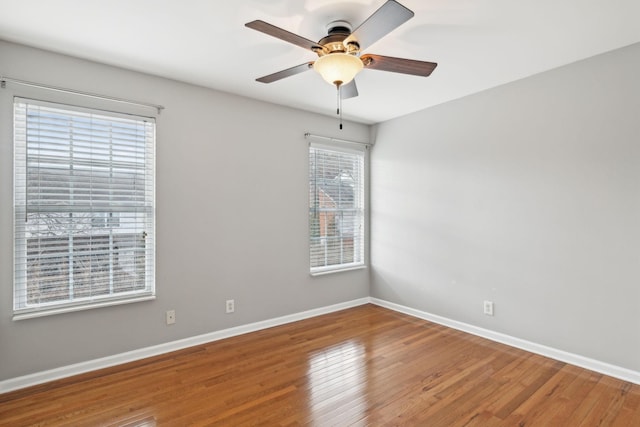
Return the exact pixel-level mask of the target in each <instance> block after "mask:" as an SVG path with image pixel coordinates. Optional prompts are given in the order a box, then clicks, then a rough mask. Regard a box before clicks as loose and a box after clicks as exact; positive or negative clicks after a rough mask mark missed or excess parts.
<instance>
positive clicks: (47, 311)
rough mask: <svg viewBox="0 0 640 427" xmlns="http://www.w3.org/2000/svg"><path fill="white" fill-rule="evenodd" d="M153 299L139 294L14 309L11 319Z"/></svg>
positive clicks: (153, 297) (151, 296) (153, 296)
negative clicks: (76, 303)
mask: <svg viewBox="0 0 640 427" xmlns="http://www.w3.org/2000/svg"><path fill="white" fill-rule="evenodd" d="M154 299H156V296H155V295H140V296H136V297H129V298H122V299H111V300H108V301H99V302H95V303H89V304H87V303H84V304H82V305H68V306H58V307H51V308H48V309H35V310H33V311H29V310H28V309H26V310H16V311H14V313H13V318H12V320H14V321H16V320H25V319H34V318H36V317H44V316H53V315H55V314H62V313H72V312H74V311H83V310H90V309H93V308H100V307H110V306H114V305H122V304H132V303H134V302H141V301H151V300H154Z"/></svg>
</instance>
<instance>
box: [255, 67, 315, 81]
mask: <svg viewBox="0 0 640 427" xmlns="http://www.w3.org/2000/svg"><path fill="white" fill-rule="evenodd" d="M312 66H313V62H305V63H304V64H300V65H296V66H295V67H291V68H287V69H286V70H282V71H278V72H277V73H273V74H269V75H268V76H262V77H260V78H258V79H256V81H258V82H260V83H273V82H275V81H278V80H281V79H284V78H285V77H291V76H294V75H296V74H299V73H302V72H303V71H307V70H310V69H311V68H312Z"/></svg>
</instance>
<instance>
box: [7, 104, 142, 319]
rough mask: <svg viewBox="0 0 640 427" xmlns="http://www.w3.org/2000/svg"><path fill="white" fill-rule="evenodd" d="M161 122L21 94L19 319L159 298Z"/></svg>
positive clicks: (17, 138) (17, 108)
mask: <svg viewBox="0 0 640 427" xmlns="http://www.w3.org/2000/svg"><path fill="white" fill-rule="evenodd" d="M154 149H155V122H154V120H153V119H150V118H143V117H136V116H127V115H121V114H117V113H111V112H105V111H100V110H89V109H83V108H79V107H70V106H67V105H60V104H52V103H47V102H42V101H34V100H28V99H21V98H15V100H14V156H15V159H14V165H15V166H14V186H15V188H14V201H15V203H14V206H15V220H14V221H15V248H14V251H15V254H14V259H15V266H14V315H15V318H24V317H35V316H40V315H44V314H52V313H57V312H65V311H72V310H78V309H84V308H88V307H95V306H104V305H111V304H117V303H124V302H132V301H137V300H144V299H150V298H153V296H154V294H155V284H154V269H155V263H154V256H155V255H154V250H155V244H154V241H155V236H154V229H155V225H154V224H155V220H154V212H155V200H154V167H155V165H154V162H155V159H154Z"/></svg>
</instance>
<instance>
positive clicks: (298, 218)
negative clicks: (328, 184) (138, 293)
mask: <svg viewBox="0 0 640 427" xmlns="http://www.w3.org/2000/svg"><path fill="white" fill-rule="evenodd" d="M0 73H2V74H3V75H6V76H10V77H13V78H19V79H23V80H28V81H35V82H41V83H47V84H51V85H56V86H62V87H68V88H74V89H77V90H84V91H89V92H95V93H100V94H105V95H109V96H116V97H126V98H133V99H136V100H141V101H147V102H154V103H159V104H163V105H164V106H166V110H165V111H164V112H163V113H162V114H161V115H160V116H159V117H158V120H157V185H156V187H157V188H156V191H157V269H156V274H157V280H156V283H157V299H156V300H155V301H151V302H144V303H136V304H130V305H122V306H117V307H111V308H101V309H95V310H89V311H82V312H76V313H69V314H62V315H56V316H49V317H44V318H38V319H29V320H22V321H12V320H11V315H12V314H11V310H12V303H11V297H12V274H13V273H12V271H13V268H12V263H13V260H12V257H13V255H12V250H13V249H12V248H13V246H12V245H13V243H12V223H13V221H12V195H13V192H12V179H13V178H12V161H13V152H12V150H13V148H12V136H11V133H12V125H11V123H12V112H11V106H12V97H11V94H12V92H13V91H14V89H13V87H12V88H11V89H10V90H9V89H7V90H0V380H3V379H8V378H14V377H17V376H21V375H25V374H29V373H34V372H38V371H42V370H46V369H52V368H55V367H59V366H65V365H69V364H72V363H76V362H82V361H87V360H91V359H94V358H98V357H104V356H109V355H114V354H119V353H122V352H125V351H129V350H135V349H140V348H144V347H147V346H150V345H155V344H161V343H166V342H170V341H174V340H177V339H180V338H187V337H192V336H196V335H199V334H204V333H208V332H213V331H217V330H221V329H225V328H229V327H232V326H237V325H244V324H247V323H251V322H256V321H260V320H266V319H271V318H275V317H278V316H283V315H287V314H293V313H297V312H301V311H305V310H309V309H313V308H318V307H323V306H328V305H331V304H336V303H340V302H345V301H350V300H353V299H357V298H362V297H366V296H367V295H368V291H369V273H368V271H366V270H360V271H352V272H346V273H340V274H333V275H326V276H320V277H311V276H310V275H309V271H308V268H309V261H308V244H307V238H308V232H307V218H308V186H307V179H308V174H307V169H308V156H307V144H306V141H305V139H304V133H305V132H307V131H310V132H312V133H316V134H321V135H328V136H340V137H341V138H346V139H354V140H361V141H363V140H366V139H367V138H368V136H369V128H368V127H367V126H365V125H360V124H355V123H345V130H343V131H342V132H341V133H339V132H340V131H338V130H337V122H336V120H335V119H333V118H331V117H324V116H320V115H315V114H311V113H305V112H301V111H296V110H292V109H288V108H284V107H279V106H275V105H271V104H267V103H262V102H258V101H254V100H250V99H246V98H240V97H236V96H232V95H229V94H225V93H221V92H215V91H212V90H207V89H203V88H200V87H195V86H190V85H186V84H182V83H178V82H174V81H169V80H165V79H161V78H155V77H151V76H148V75H143V74H139V73H134V72H129V71H124V70H121V69H116V68H112V67H108V66H105V65H100V64H96V63H91V62H86V61H82V60H78V59H73V58H69V57H65V56H61V55H57V54H54V53H50V52H44V51H39V50H36V49H31V48H27V47H24V46H19V45H15V44H11V43H5V42H2V41H0ZM248 84H252V83H251V82H248ZM22 91H24V92H27V91H26V90H21V89H15V92H22ZM331 108H332V106H329V105H328V106H327V109H328V110H329V111H331ZM338 133H339V134H338ZM230 298H234V299H235V301H236V312H235V314H233V315H226V314H224V301H225V300H226V299H230ZM168 309H175V310H176V317H177V323H176V324H175V325H173V326H166V325H165V323H164V315H165V311H166V310H168Z"/></svg>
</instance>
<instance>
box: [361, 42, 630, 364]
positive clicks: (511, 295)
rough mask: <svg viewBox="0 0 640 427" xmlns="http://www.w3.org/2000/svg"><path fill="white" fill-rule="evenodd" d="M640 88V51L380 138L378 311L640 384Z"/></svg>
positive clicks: (402, 122)
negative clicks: (436, 322)
mask: <svg viewBox="0 0 640 427" xmlns="http://www.w3.org/2000/svg"><path fill="white" fill-rule="evenodd" d="M436 72H437V71H436ZM639 75H640V44H636V45H632V46H630V47H627V48H624V49H620V50H617V51H613V52H610V53H607V54H604V55H600V56H597V57H594V58H590V59H588V60H585V61H581V62H578V63H575V64H571V65H568V66H565V67H562V68H559V69H556V70H552V71H549V72H546V73H543V74H539V75H536V76H533V77H530V78H527V79H524V80H521V81H517V82H514V83H511V84H507V85H505V86H501V87H498V88H495V89H492V90H488V91H486V92H483V93H479V94H476V95H473V96H469V97H466V98H463V99H460V100H456V101H453V102H449V103H447V104H443V105H440V106H437V107H434V108H430V109H427V110H424V111H422V112H418V113H415V114H412V115H410V116H405V117H403V118H400V119H396V120H392V121H389V122H386V123H383V124H380V125H378V127H377V128H376V129H374V133H375V134H376V138H375V142H376V145H375V148H374V149H373V151H372V156H371V174H372V178H371V188H372V195H371V203H372V205H371V227H372V242H371V256H372V264H373V267H372V283H371V295H372V296H373V297H377V298H381V299H385V300H388V301H391V302H395V303H398V304H402V305H406V306H409V307H411V308H414V309H418V310H422V311H425V312H428V313H432V314H436V315H440V316H444V317H447V318H450V319H453V320H457V321H461V322H466V323H468V324H471V325H475V326H479V327H483V328H487V329H490V330H494V331H498V332H502V333H505V334H508V335H512V336H515V337H518V338H522V339H525V340H530V341H532V342H535V343H538V344H543V345H547V346H551V347H554V348H557V349H561V350H565V351H568V352H571V353H576V354H579V355H582V356H586V357H589V358H593V359H596V360H600V361H603V362H608V363H611V364H614V365H618V366H621V367H626V368H628V369H631V370H635V371H638V370H640V84H639V83H638V76H639ZM485 299H487V300H492V301H494V302H495V316H494V317H488V316H484V315H483V314H482V301H483V300H485Z"/></svg>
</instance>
